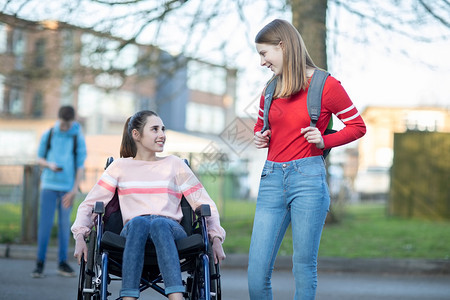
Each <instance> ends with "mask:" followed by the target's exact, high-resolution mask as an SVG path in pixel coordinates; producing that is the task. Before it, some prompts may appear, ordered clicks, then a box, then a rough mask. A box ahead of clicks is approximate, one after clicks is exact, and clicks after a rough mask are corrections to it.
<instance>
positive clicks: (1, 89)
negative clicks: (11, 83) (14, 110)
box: [0, 74, 5, 113]
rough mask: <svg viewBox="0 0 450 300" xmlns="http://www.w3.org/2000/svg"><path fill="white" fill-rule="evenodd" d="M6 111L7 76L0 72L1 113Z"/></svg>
mask: <svg viewBox="0 0 450 300" xmlns="http://www.w3.org/2000/svg"><path fill="white" fill-rule="evenodd" d="M3 112H5V76H3V75H2V74H0V113H3Z"/></svg>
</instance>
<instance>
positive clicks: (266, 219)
mask: <svg viewBox="0 0 450 300" xmlns="http://www.w3.org/2000/svg"><path fill="white" fill-rule="evenodd" d="M329 206H330V197H329V193H328V186H327V183H326V170H325V164H324V160H323V158H322V156H314V157H307V158H303V159H299V160H294V161H290V162H286V163H275V162H271V161H266V163H265V165H264V168H263V171H262V175H261V182H260V187H259V193H258V199H257V203H256V211H255V219H254V223H253V233H252V238H251V244H250V253H249V265H248V287H249V293H250V299H253V300H265V299H272V297H273V296H272V287H271V276H272V270H273V266H274V262H275V258H276V256H277V253H278V250H279V248H280V245H281V241H282V240H283V237H284V234H285V233H286V229H287V228H288V225H289V223H291V226H292V242H293V248H294V249H293V250H294V251H293V257H292V261H293V270H292V271H293V274H294V278H295V289H296V290H295V299H302V300H311V299H314V298H315V294H316V286H317V254H318V252H319V243H320V237H321V235H322V229H323V225H324V223H325V218H326V215H327V212H328V209H329Z"/></svg>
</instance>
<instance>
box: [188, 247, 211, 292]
mask: <svg viewBox="0 0 450 300" xmlns="http://www.w3.org/2000/svg"><path fill="white" fill-rule="evenodd" d="M205 256H206V255H205V254H204V255H201V256H200V257H199V258H198V259H197V263H196V268H195V271H194V273H193V277H192V281H191V292H190V297H189V299H190V300H210V299H214V298H211V281H210V274H209V273H210V268H209V262H208V258H207V257H205Z"/></svg>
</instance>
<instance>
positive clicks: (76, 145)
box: [44, 127, 78, 174]
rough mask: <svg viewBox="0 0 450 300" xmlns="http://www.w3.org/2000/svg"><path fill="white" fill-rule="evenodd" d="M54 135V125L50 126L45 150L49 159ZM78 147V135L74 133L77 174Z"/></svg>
mask: <svg viewBox="0 0 450 300" xmlns="http://www.w3.org/2000/svg"><path fill="white" fill-rule="evenodd" d="M52 136H53V127H52V128H50V130H49V133H48V138H47V144H46V146H45V152H44V158H45V159H47V155H48V151H49V150H50V148H51V146H52ZM77 147H78V139H77V135H76V134H74V135H73V149H72V151H73V161H74V170H75V174H76V173H77Z"/></svg>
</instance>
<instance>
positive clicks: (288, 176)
mask: <svg viewBox="0 0 450 300" xmlns="http://www.w3.org/2000/svg"><path fill="white" fill-rule="evenodd" d="M255 43H256V49H257V51H258V54H259V55H260V58H261V65H262V66H263V67H267V68H270V70H271V71H272V72H273V78H275V77H276V78H277V85H276V88H275V91H274V95H273V102H272V106H271V107H270V111H269V114H268V123H269V124H270V128H269V129H267V130H264V131H262V129H263V126H264V94H263V95H262V96H261V100H260V108H259V118H258V120H257V122H256V124H255V128H254V143H255V145H256V147H257V148H268V154H267V160H266V162H265V165H264V168H263V170H262V174H261V181H260V186H259V192H258V198H257V203H256V211H255V218H254V223H253V232H252V237H251V243H250V252H249V263H248V286H249V294H250V299H252V300H266V299H272V297H273V296H272V287H271V276H272V270H273V266H274V262H275V258H276V255H277V253H278V250H279V248H280V245H281V242H282V240H283V237H284V234H285V232H286V229H287V227H288V225H289V224H291V226H292V242H293V257H292V262H293V274H294V279H295V287H296V290H295V299H302V300H312V299H315V295H316V286H317V255H318V251H319V243H320V237H321V234H322V229H323V225H324V223H325V218H326V216H327V212H328V209H329V206H330V197H329V192H328V186H327V182H326V169H325V161H324V158H323V156H322V154H323V150H324V149H329V148H332V147H336V146H339V145H343V144H346V143H349V142H352V141H354V140H356V139H358V138H360V137H362V136H363V135H364V134H365V131H366V127H365V124H364V121H363V119H362V118H361V116H360V114H359V112H358V110H357V109H356V107H355V106H354V105H353V103H352V101H351V100H350V98H349V96H348V95H347V93H346V92H345V90H344V88H343V87H342V86H341V84H340V82H339V81H337V80H336V79H335V78H333V77H331V76H329V77H328V78H327V80H326V82H325V86H324V90H323V93H322V109H321V114H320V117H319V120H318V121H317V125H316V126H317V127H312V126H310V117H309V115H308V111H307V105H306V96H307V92H308V86H309V82H310V80H311V77H312V76H313V74H314V72H315V70H317V69H318V68H317V67H316V65H315V64H314V62H313V61H312V59H311V57H310V56H309V54H308V51H307V50H306V47H305V44H304V42H303V39H302V37H301V36H300V34H299V32H298V31H297V30H296V29H295V27H294V26H292V24H290V23H289V22H287V21H284V20H278V19H277V20H274V21H272V22H271V23H269V24H267V25H266V26H265V27H264V28H262V29H261V31H260V32H259V33H258V34H257V35H256V38H255ZM332 114H334V115H336V116H337V117H338V118H339V119H340V120H341V121H342V122H343V123H344V124H345V127H344V128H343V129H342V130H340V131H338V132H336V133H333V134H328V135H323V134H324V132H325V129H326V128H327V125H328V123H329V121H330V118H331V116H332Z"/></svg>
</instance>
